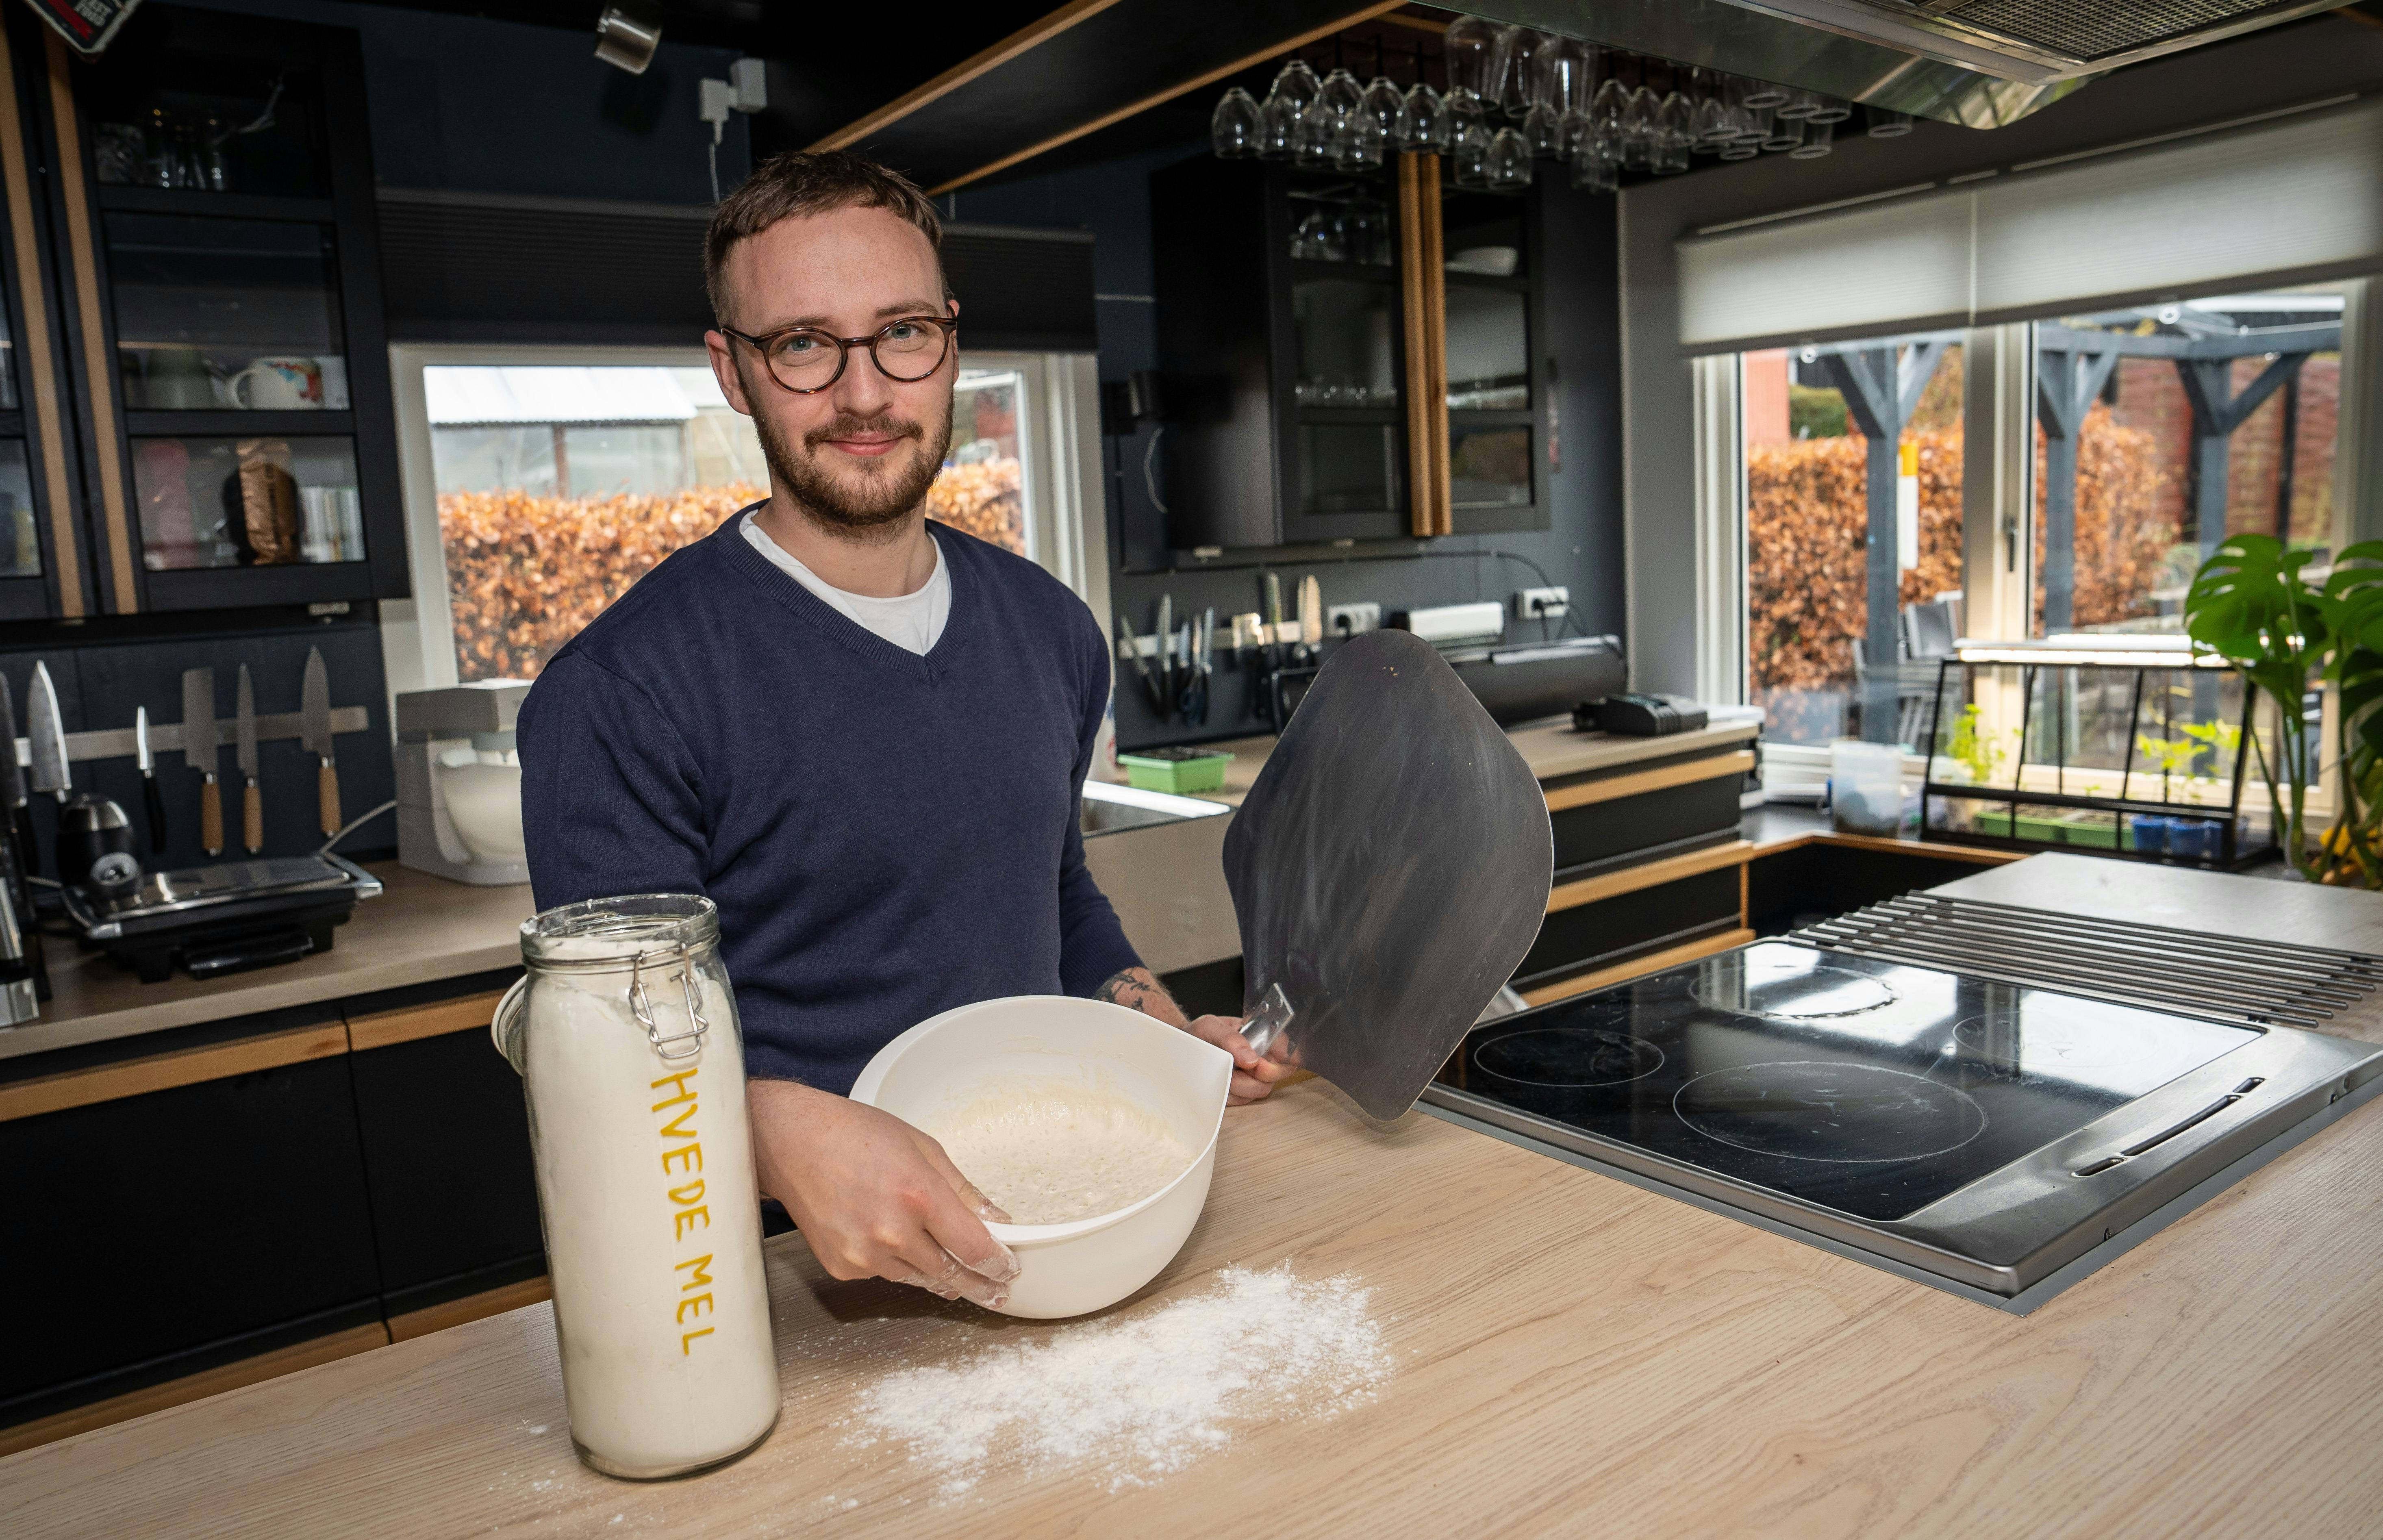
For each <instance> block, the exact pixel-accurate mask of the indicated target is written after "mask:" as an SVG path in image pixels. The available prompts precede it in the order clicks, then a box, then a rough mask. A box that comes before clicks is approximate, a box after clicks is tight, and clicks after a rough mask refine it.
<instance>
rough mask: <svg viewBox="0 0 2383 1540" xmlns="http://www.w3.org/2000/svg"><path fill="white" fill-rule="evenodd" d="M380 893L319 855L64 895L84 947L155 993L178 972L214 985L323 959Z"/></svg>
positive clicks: (364, 874) (195, 870)
mask: <svg viewBox="0 0 2383 1540" xmlns="http://www.w3.org/2000/svg"><path fill="white" fill-rule="evenodd" d="M380 892H381V883H380V879H379V878H377V877H375V876H373V875H372V873H370V872H368V871H366V870H364V868H362V867H360V866H357V865H356V864H355V863H353V862H352V861H349V860H346V859H344V858H342V857H340V856H332V855H316V856H278V857H274V858H272V859H267V860H257V861H225V862H221V863H219V864H217V865H215V866H206V867H191V868H188V869H184V870H180V871H153V872H150V873H148V874H146V876H144V877H143V878H142V881H141V883H140V885H139V886H138V887H136V888H133V889H130V891H127V892H124V893H116V894H107V893H99V892H95V891H93V890H92V889H90V888H68V889H66V890H64V897H65V903H66V912H67V918H68V919H69V920H70V921H71V922H72V923H73V925H74V929H75V931H76V933H77V935H78V936H79V937H80V939H81V940H82V941H83V942H85V943H87V944H89V945H92V946H95V947H98V948H99V949H100V950H101V951H103V952H105V953H106V954H107V955H108V956H109V957H111V958H113V959H114V960H115V961H117V962H119V963H122V964H123V965H125V966H126V967H130V968H132V969H134V970H135V971H137V972H138V973H139V974H140V975H141V981H142V983H144V984H162V983H164V982H165V981H166V980H167V979H168V978H171V977H172V976H173V972H174V969H175V968H176V967H180V968H182V970H183V971H185V972H187V973H188V974H190V976H191V978H193V979H212V978H216V977H217V976H219V975H221V974H226V973H240V972H243V971H245V970H247V969H249V968H253V967H269V966H270V965H272V964H275V963H294V962H296V961H297V960H298V959H299V958H301V957H307V956H312V955H315V954H316V953H318V952H328V951H329V950H330V949H331V932H332V930H334V929H335V928H336V927H338V926H340V925H344V924H346V923H347V919H348V915H349V913H350V912H351V911H352V910H353V909H354V908H355V906H356V901H357V900H358V899H364V898H377V897H378V896H379V895H380Z"/></svg>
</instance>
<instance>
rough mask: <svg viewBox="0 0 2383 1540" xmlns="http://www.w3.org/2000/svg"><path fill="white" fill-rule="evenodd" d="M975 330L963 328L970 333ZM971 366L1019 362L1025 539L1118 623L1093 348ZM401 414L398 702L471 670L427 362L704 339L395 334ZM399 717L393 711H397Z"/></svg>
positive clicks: (670, 350)
mask: <svg viewBox="0 0 2383 1540" xmlns="http://www.w3.org/2000/svg"><path fill="white" fill-rule="evenodd" d="M962 335H963V337H965V335H966V334H965V333H963V334H962ZM958 362H959V366H960V367H961V368H962V369H966V370H970V371H978V370H1016V371H1017V372H1018V373H1019V376H1020V379H1019V395H1020V396H1021V398H1024V399H1026V400H1027V401H1028V403H1029V404H1028V407H1027V410H1026V413H1025V415H1026V418H1027V422H1026V423H1025V424H1023V425H1021V432H1020V433H1019V457H1020V460H1021V462H1022V463H1021V472H1022V478H1023V483H1024V486H1023V491H1024V495H1025V500H1026V510H1027V549H1028V551H1029V552H1030V553H1031V555H1032V560H1034V561H1035V562H1036V563H1037V564H1038V565H1040V566H1041V567H1043V570H1044V571H1046V572H1049V573H1051V574H1052V575H1053V576H1055V577H1057V578H1058V579H1059V580H1060V581H1061V582H1063V583H1065V584H1067V585H1068V587H1069V588H1070V589H1071V590H1073V591H1074V592H1075V593H1076V595H1077V596H1078V597H1079V598H1082V599H1083V600H1084V602H1085V603H1086V604H1087V605H1088V606H1089V607H1090V608H1091V609H1092V611H1093V616H1094V618H1095V619H1097V620H1098V621H1099V622H1100V623H1101V626H1102V628H1103V634H1106V631H1107V628H1108V626H1109V623H1110V622H1109V583H1108V566H1109V559H1108V522H1107V514H1106V505H1105V502H1104V500H1103V499H1102V497H1101V479H1100V478H1101V460H1100V436H1099V420H1100V418H1099V414H1100V382H1099V377H1098V374H1097V371H1096V368H1095V364H1094V360H1093V355H1092V354H1089V353H1020V352H992V351H983V352H980V351H974V350H969V349H967V348H965V347H964V348H963V349H962V351H961V352H960V356H959V360H958ZM707 363H709V360H708V358H707V356H706V354H705V352H704V351H703V349H702V347H701V345H700V344H699V343H698V344H696V345H693V346H689V347H632V346H602V345H587V344H577V343H486V342H397V343H391V344H390V345H389V376H390V383H391V385H392V387H393V388H394V393H395V397H396V401H395V404H396V414H397V440H398V481H399V487H400V505H401V508H402V510H403V512H404V519H405V551H406V559H407V562H408V566H409V568H410V570H411V571H412V573H413V574H414V595H413V597H412V598H403V599H384V600H383V601H381V605H380V632H381V661H382V666H383V669H384V671H385V672H386V675H387V679H388V684H389V695H390V697H391V709H392V710H394V709H395V704H394V701H395V696H397V695H398V694H400V693H401V692H408V691H414V690H436V689H444V688H449V687H451V686H453V685H454V684H457V683H458V682H459V680H460V677H461V672H460V670H459V669H458V667H457V663H456V656H455V619H454V612H453V610H451V608H450V605H449V599H448V586H447V551H446V547H445V546H444V544H443V543H442V542H441V540H440V538H439V533H438V474H437V468H436V464H435V462H434V460H433V458H432V455H433V450H432V442H431V425H430V411H429V404H428V401H427V400H426V397H425V394H424V388H423V371H424V370H425V369H429V368H440V367H492V368H501V367H507V366H512V367H530V368H535V367H539V366H549V367H551V366H557V365H562V366H568V365H574V364H577V365H584V366H598V367H600V366H605V365H624V366H655V365H660V366H664V367H674V368H691V367H695V366H697V365H698V364H707ZM391 720H394V718H392V719H391Z"/></svg>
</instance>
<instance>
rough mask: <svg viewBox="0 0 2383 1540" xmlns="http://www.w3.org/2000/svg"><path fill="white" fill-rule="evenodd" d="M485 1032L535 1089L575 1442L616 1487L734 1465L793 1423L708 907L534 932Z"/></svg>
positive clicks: (533, 926) (526, 932) (534, 1127)
mask: <svg viewBox="0 0 2383 1540" xmlns="http://www.w3.org/2000/svg"><path fill="white" fill-rule="evenodd" d="M521 937H522V962H523V964H524V966H525V968H526V969H527V971H526V972H525V974H524V976H523V978H522V979H521V981H520V982H519V983H517V984H515V985H514V986H513V987H512V990H511V991H510V992H507V993H506V995H505V997H504V1000H503V1001H502V1002H501V1003H500V1004H499V1005H498V1007H497V1014H496V1019H495V1021H494V1022H493V1023H492V1024H491V1026H490V1028H489V1031H490V1035H491V1036H493V1037H494V1038H495V1040H496V1043H497V1047H498V1049H499V1051H500V1052H501V1053H503V1054H504V1055H505V1057H506V1058H507V1059H508V1060H509V1061H511V1063H512V1066H513V1068H514V1069H515V1070H517V1071H519V1072H520V1074H521V1076H522V1080H523V1086H524V1090H525V1095H526V1096H527V1099H528V1103H529V1130H530V1146H531V1150H532V1153H533V1156H534V1159H535V1163H536V1165H537V1205H538V1220H539V1224H540V1226H541V1228H542V1229H543V1231H544V1233H545V1237H546V1256H547V1268H548V1272H549V1275H551V1277H552V1279H553V1287H554V1324H555V1337H556V1341H557V1345H558V1347H559V1348H560V1349H561V1352H562V1394H563V1400H564V1403H565V1405H566V1406H567V1408H568V1409H569V1412H570V1418H571V1441H572V1443H573V1445H574V1446H575V1447H576V1448H577V1449H578V1450H579V1455H580V1458H581V1459H582V1460H586V1462H587V1463H588V1464H589V1465H591V1466H594V1467H595V1468H596V1469H597V1470H599V1471H601V1472H605V1473H606V1474H608V1475H615V1476H627V1477H633V1478H637V1479H650V1478H654V1477H660V1476H675V1475H684V1474H685V1473H687V1472H692V1471H698V1470H701V1469H703V1468H705V1467H706V1466H710V1465H716V1464H719V1463H721V1462H722V1461H723V1460H733V1459H735V1457H736V1456H738V1455H740V1454H743V1453H744V1452H746V1451H747V1449H750V1448H753V1447H754V1446H755V1445H757V1444H759V1442H760V1441H761V1440H762V1439H763V1438H764V1437H766V1436H767V1435H768V1434H769V1432H770V1429H771V1428H772V1426H774V1425H775V1424H776V1423H777V1419H778V1363H777V1353H776V1350H775V1349H774V1347H773V1345H772V1341H771V1337H770V1299H769V1289H768V1287H767V1283H766V1281H765V1279H764V1276H763V1274H762V1268H761V1215H760V1200H759V1192H758V1189H757V1188H756V1185H755V1181H754V1175H753V1146H752V1138H751V1134H750V1132H749V1130H748V1128H747V1122H746V1113H745V1049H744V1041H743V1038H742V1035H741V1033H740V1032H739V1030H738V1028H737V1022H736V1004H735V997H734V996H733V995H732V994H731V993H730V992H729V987H728V974H727V971H726V969H725V968H724V967H722V964H721V961H720V949H719V942H720V919H719V911H718V910H717V909H716V908H715V907H714V906H713V905H712V903H711V901H710V899H707V898H698V897H693V896H690V895H688V894H684V893H641V894H636V895H634V896H630V897H624V898H599V899H590V900H588V901H586V902H585V903H580V904H570V905H564V906H562V907H560V908H553V909H549V910H547V911H546V912H545V913H543V914H540V915H537V916H536V917H535V918H531V919H527V920H525V921H523V922H522V930H521Z"/></svg>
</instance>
